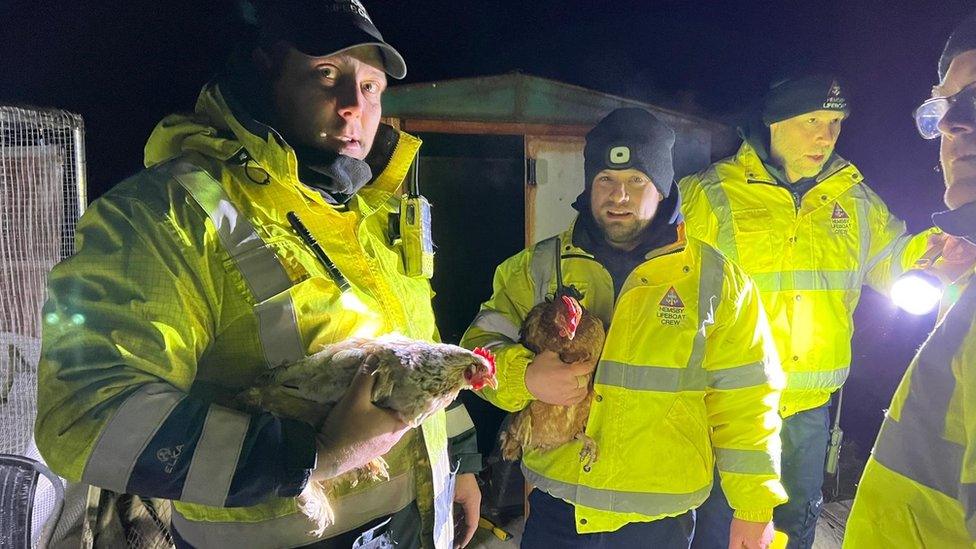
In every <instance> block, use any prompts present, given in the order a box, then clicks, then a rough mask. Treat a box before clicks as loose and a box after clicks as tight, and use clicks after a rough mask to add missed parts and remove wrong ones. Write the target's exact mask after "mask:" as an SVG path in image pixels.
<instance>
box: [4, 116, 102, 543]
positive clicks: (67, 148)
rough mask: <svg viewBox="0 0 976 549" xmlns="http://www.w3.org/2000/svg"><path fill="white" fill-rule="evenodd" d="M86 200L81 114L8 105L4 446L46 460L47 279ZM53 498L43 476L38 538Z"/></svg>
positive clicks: (69, 249)
mask: <svg viewBox="0 0 976 549" xmlns="http://www.w3.org/2000/svg"><path fill="white" fill-rule="evenodd" d="M85 201H86V197H85V151H84V125H83V123H82V119H81V117H80V116H78V115H75V114H71V113H68V112H65V111H60V110H54V109H36V108H30V107H19V106H2V105H0V453H8V454H16V455H21V456H26V457H30V458H33V459H37V460H40V455H39V453H38V452H37V448H36V446H35V445H34V440H33V431H34V418H35V417H36V415H37V362H38V359H39V357H40V332H41V322H42V319H41V306H42V304H43V302H44V297H45V281H46V278H47V273H48V272H49V271H50V270H51V268H52V267H53V266H54V265H55V264H56V263H57V262H58V261H60V260H61V259H63V258H65V257H68V256H69V255H71V254H72V253H73V251H74V232H75V226H76V224H77V222H78V218H79V217H80V216H81V213H82V211H83V210H84V206H85ZM53 498H54V490H53V487H51V486H50V484H46V485H45V484H42V485H41V486H40V488H39V490H38V493H37V496H36V498H35V499H34V513H35V514H34V517H35V520H34V524H35V528H36V529H38V531H37V532H36V534H35V536H34V539H35V540H36V539H37V535H39V533H40V532H39V528H40V527H41V526H42V525H43V524H44V523H45V520H44V519H45V518H46V517H47V516H48V514H49V513H50V509H51V508H52V507H53Z"/></svg>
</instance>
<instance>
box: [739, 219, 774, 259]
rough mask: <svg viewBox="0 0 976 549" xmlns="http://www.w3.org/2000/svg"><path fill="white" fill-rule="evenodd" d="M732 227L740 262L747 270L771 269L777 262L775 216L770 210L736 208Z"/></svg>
mask: <svg viewBox="0 0 976 549" xmlns="http://www.w3.org/2000/svg"><path fill="white" fill-rule="evenodd" d="M732 228H733V231H734V233H735V247H736V251H737V252H738V258H739V264H740V265H741V266H742V267H743V268H745V269H746V271H751V270H759V271H769V270H771V269H772V267H773V266H774V265H775V264H776V262H775V258H774V254H773V216H772V214H770V213H769V210H767V209H766V208H748V209H744V210H734V211H733V212H732Z"/></svg>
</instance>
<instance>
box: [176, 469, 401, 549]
mask: <svg viewBox="0 0 976 549" xmlns="http://www.w3.org/2000/svg"><path fill="white" fill-rule="evenodd" d="M416 498H417V496H416V491H415V489H414V484H413V478H412V475H411V473H403V474H401V475H398V476H395V477H393V478H391V479H390V480H389V481H388V482H383V483H380V484H377V485H376V486H373V487H371V488H370V489H369V490H366V491H363V492H354V493H352V494H349V495H346V496H345V497H342V498H339V499H338V500H333V501H332V502H331V503H332V508H333V510H334V511H335V519H336V522H335V524H332V525H330V526H329V527H328V528H327V529H326V531H325V533H324V534H323V536H322V537H323V538H330V537H334V536H337V535H339V534H340V533H342V532H346V531H348V530H351V529H352V528H355V527H356V526H359V525H362V524H365V523H367V522H369V521H371V520H373V519H375V518H379V517H382V516H385V515H389V514H392V513H395V512H397V511H399V510H400V509H403V508H404V507H406V506H407V505H409V504H410V503H411V502H412V501H413V500H415V499H416ZM172 520H173V525H174V526H175V527H176V531H177V532H179V534H180V536H181V537H182V538H183V539H185V540H186V541H187V542H188V543H190V544H191V545H193V546H194V547H207V548H208V549H209V548H215V549H225V548H226V549H243V548H245V547H246V548H248V549H251V548H254V549H263V548H278V547H298V546H302V545H308V544H311V543H314V542H315V541H316V540H317V539H321V538H315V537H312V536H310V535H308V532H309V530H311V529H312V523H311V522H309V520H308V519H307V518H306V517H305V515H303V514H301V513H297V512H296V513H291V514H288V515H284V516H281V517H276V518H271V519H268V520H262V521H260V522H209V521H195V520H188V519H187V518H186V517H184V516H183V515H181V514H180V513H179V510H178V509H176V508H174V509H173V515H172Z"/></svg>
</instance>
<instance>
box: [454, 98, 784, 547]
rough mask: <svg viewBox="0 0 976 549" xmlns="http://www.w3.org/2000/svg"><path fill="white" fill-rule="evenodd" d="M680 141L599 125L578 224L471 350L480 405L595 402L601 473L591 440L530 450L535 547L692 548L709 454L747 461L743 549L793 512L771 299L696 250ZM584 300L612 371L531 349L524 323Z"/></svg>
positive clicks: (592, 415) (520, 268)
mask: <svg viewBox="0 0 976 549" xmlns="http://www.w3.org/2000/svg"><path fill="white" fill-rule="evenodd" d="M673 145H674V132H673V131H672V130H671V128H669V127H668V126H667V125H665V124H664V123H662V122H661V121H660V120H658V119H657V118H656V117H655V116H654V115H652V114H651V113H650V112H648V111H646V110H643V109H635V108H626V109H617V110H615V111H613V112H612V113H610V114H609V115H607V116H606V117H605V118H604V119H603V120H601V121H600V123H599V124H597V125H596V127H594V128H593V129H592V130H591V131H590V132H589V133H588V134H587V135H586V146H585V148H584V151H583V156H584V173H585V176H586V184H585V188H584V190H583V192H582V193H581V194H580V195H579V198H577V200H576V202H575V204H574V207H575V208H576V209H577V210H578V211H579V216H578V217H577V219H576V221H575V222H573V223H571V224H570V226H569V227H568V228H567V229H566V230H565V231H564V232H563V233H562V234H561V235H559V236H558V237H553V238H549V239H546V240H543V241H542V242H539V243H538V244H536V245H535V246H532V247H530V248H528V249H526V250H523V251H522V252H520V253H518V254H516V255H515V256H513V257H511V258H509V259H507V260H506V261H505V262H503V263H502V264H501V265H500V266H499V267H498V269H497V270H496V271H495V278H494V292H493V294H492V296H491V298H490V299H489V300H488V301H487V302H485V303H484V304H483V305H482V306H481V311H480V312H479V313H478V316H477V317H476V318H475V320H474V322H472V324H471V326H470V327H469V328H468V330H467V332H466V333H465V334H464V337H463V338H462V344H463V345H465V346H468V347H475V346H482V347H488V348H491V349H492V351H493V352H494V353H495V357H496V359H495V365H496V368H497V371H498V374H497V375H498V379H499V386H498V388H497V390H492V389H488V390H484V391H482V394H483V396H485V398H487V399H488V400H489V401H491V402H492V403H493V404H495V405H496V406H498V407H500V408H502V409H505V410H508V411H512V412H515V411H519V410H522V409H525V408H526V407H527V406H529V405H530V404H531V403H532V401H534V400H538V401H541V402H543V403H546V404H549V405H553V406H572V405H576V404H578V403H584V405H588V406H589V408H588V410H589V411H588V414H589V415H588V419H587V422H586V427H585V432H584V433H582V435H584V436H585V437H586V438H589V439H591V440H592V441H593V442H594V443H595V447H596V452H595V454H589V456H590V458H595V459H590V458H588V459H586V460H583V459H581V453H580V450H581V446H580V445H581V443H580V441H578V440H570V441H569V442H567V443H565V444H562V445H559V446H557V447H555V448H549V449H542V448H533V447H528V448H524V449H523V455H522V460H521V461H522V471H523V473H524V474H525V478H526V481H527V482H528V483H529V484H530V485H532V486H533V487H534V489H533V490H532V492H531V493H530V494H529V498H528V501H529V504H530V505H529V514H528V518H527V521H526V524H525V533H524V535H523V537H522V547H523V549H534V548H550V547H560V548H583V547H586V548H590V547H614V548H621V549H628V548H634V549H637V548H641V549H643V548H645V547H656V548H663V549H670V548H674V549H678V548H680V549H687V548H688V547H689V545H690V543H691V536H692V532H693V531H694V524H695V514H694V508H695V507H697V506H699V505H700V504H701V503H702V502H703V501H704V500H705V498H706V497H707V496H708V494H709V492H710V491H711V484H712V467H713V457H712V456H717V457H718V461H719V468H720V469H721V468H723V467H725V466H726V465H732V466H736V465H737V464H738V466H736V467H735V468H734V472H735V474H734V475H732V476H730V477H728V478H723V479H722V480H721V482H722V483H723V487H724V488H725V493H727V494H728V495H729V498H730V500H731V501H732V505H733V507H735V509H736V510H737V511H739V512H741V513H742V516H741V517H740V518H739V520H737V521H736V522H735V524H734V526H733V527H732V530H731V533H730V536H731V539H732V540H733V541H734V542H735V544H736V546H739V545H745V546H748V547H761V546H763V544H764V543H768V538H771V536H772V524H771V523H770V518H771V517H772V509H773V507H775V506H776V505H778V504H780V503H782V502H783V501H784V500H785V499H786V496H785V493H784V491H783V487H782V486H781V485H780V482H779V477H778V474H777V470H778V468H779V467H778V459H779V451H778V436H777V435H778V431H779V423H780V420H779V416H778V415H777V413H776V401H777V396H778V393H779V390H780V388H781V385H782V372H780V371H779V365H778V364H777V363H776V361H775V359H774V358H773V356H774V355H775V352H774V351H773V349H772V341H771V336H770V335H769V328H768V326H767V324H766V321H765V316H764V315H763V313H762V309H761V305H760V297H759V292H758V291H757V290H756V288H755V286H754V285H753V284H752V282H751V281H750V280H749V279H748V277H746V276H745V274H744V273H743V272H742V271H741V270H740V269H739V268H738V267H736V266H735V265H734V264H733V263H732V262H730V261H728V260H727V259H726V258H725V257H723V256H722V255H721V254H720V253H718V251H717V250H715V249H714V248H713V247H712V246H710V245H708V244H706V243H704V242H701V241H699V240H696V239H694V238H685V234H684V224H683V223H682V221H681V217H680V213H679V204H680V200H679V195H680V193H679V192H678V189H677V187H675V186H674V185H673V179H672V178H673V177H674V167H673V164H672V153H671V150H672V147H673ZM556 265H558V267H556ZM557 276H559V278H557ZM557 281H558V282H561V283H562V285H561V286H562V289H560V286H559V285H557ZM572 288H575V290H578V291H579V292H581V293H582V297H580V298H579V300H580V302H581V303H582V306H583V307H584V308H585V309H586V310H587V311H588V312H589V313H590V314H592V315H594V316H595V317H596V318H599V319H600V320H601V321H602V322H603V323H604V324H605V325H607V326H608V330H607V336H606V342H605V344H604V346H603V350H602V355H601V356H600V359H599V364H597V363H596V358H594V359H593V360H592V361H581V362H577V363H573V364H567V363H564V362H562V360H561V359H560V355H558V354H556V353H554V352H552V351H540V352H538V353H536V352H533V351H532V350H530V349H528V348H527V347H526V346H525V345H522V343H521V339H520V335H519V332H520V328H521V327H522V325H523V322H524V321H525V318H526V316H527V313H528V311H529V310H530V309H532V308H533V307H534V306H535V305H536V304H538V303H542V302H543V301H544V300H545V299H546V296H547V295H548V296H549V299H552V302H553V303H555V304H556V306H560V307H561V306H562V305H561V303H562V301H561V300H560V299H558V298H557V296H563V295H565V296H570V295H574V294H575V293H576V292H575V291H572ZM553 294H555V296H553ZM564 299H569V297H565V298H564ZM570 303H572V301H571V300H570ZM577 314H578V313H577ZM554 316H555V315H554ZM577 318H578V317H577ZM574 326H575V325H574ZM555 328H556V326H552V327H550V330H552V331H553V333H554V334H555V333H557V332H556V331H555ZM562 329H563V330H565V328H562ZM573 329H574V330H575V327H574V328H573ZM551 337H554V338H555V337H557V336H556V335H553V336H551ZM571 337H572V336H571ZM537 350H538V349H537ZM591 378H592V380H591ZM554 419H555V418H554ZM562 419H563V418H562V417H559V418H558V419H556V421H559V420H562ZM535 421H539V420H535ZM537 428H539V429H546V428H552V425H548V424H542V425H539V424H538V423H533V425H532V430H533V431H534V430H535V429H537ZM580 438H582V437H580ZM743 459H744V460H745V462H746V463H738V462H739V461H741V460H743ZM751 517H758V518H757V519H756V520H753V519H752V518H751ZM764 540H765V541H764ZM728 541H729V540H728V539H726V544H728Z"/></svg>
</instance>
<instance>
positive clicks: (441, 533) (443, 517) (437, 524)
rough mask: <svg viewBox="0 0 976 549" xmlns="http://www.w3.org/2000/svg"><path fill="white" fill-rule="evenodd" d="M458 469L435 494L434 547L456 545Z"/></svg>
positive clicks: (440, 548) (440, 547)
mask: <svg viewBox="0 0 976 549" xmlns="http://www.w3.org/2000/svg"><path fill="white" fill-rule="evenodd" d="M456 473H457V471H452V472H451V473H450V475H448V477H447V481H446V482H445V483H444V485H443V487H442V488H441V491H440V492H438V493H437V494H436V495H435V496H434V509H435V513H434V547H436V548H438V549H450V548H451V547H453V546H454V544H453V543H452V542H453V540H454V520H453V518H454V517H453V513H454V484H455V481H456V476H455V475H456Z"/></svg>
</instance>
